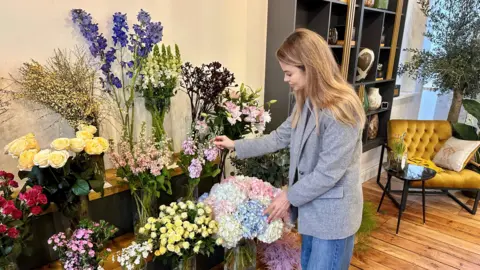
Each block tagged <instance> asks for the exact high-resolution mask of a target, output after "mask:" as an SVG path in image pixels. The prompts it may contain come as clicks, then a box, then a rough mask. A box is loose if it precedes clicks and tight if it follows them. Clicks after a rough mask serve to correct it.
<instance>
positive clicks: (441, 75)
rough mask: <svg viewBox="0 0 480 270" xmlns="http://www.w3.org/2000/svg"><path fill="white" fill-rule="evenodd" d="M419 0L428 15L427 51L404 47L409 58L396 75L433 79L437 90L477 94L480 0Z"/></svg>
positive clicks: (425, 34) (479, 84)
mask: <svg viewBox="0 0 480 270" xmlns="http://www.w3.org/2000/svg"><path fill="white" fill-rule="evenodd" d="M429 2H430V1H429V0H419V1H418V3H419V5H420V9H421V11H422V12H423V14H424V15H425V16H426V17H427V18H428V22H427V25H426V27H427V29H426V32H425V33H424V36H425V37H426V38H427V39H428V40H429V41H430V42H431V43H432V48H431V50H429V51H425V50H419V49H406V51H408V52H410V53H412V59H411V60H410V61H409V62H407V63H405V64H404V65H401V66H400V69H399V74H403V73H407V74H408V75H410V76H411V77H413V78H415V79H417V78H420V79H423V80H425V81H427V80H432V81H433V84H434V86H435V87H436V88H437V89H438V91H439V92H440V93H448V92H450V91H453V90H457V91H461V92H462V93H463V95H464V96H466V97H475V96H476V95H477V94H478V93H480V16H479V14H480V1H478V0H436V1H435V2H434V3H433V4H432V5H431V6H430V4H429Z"/></svg>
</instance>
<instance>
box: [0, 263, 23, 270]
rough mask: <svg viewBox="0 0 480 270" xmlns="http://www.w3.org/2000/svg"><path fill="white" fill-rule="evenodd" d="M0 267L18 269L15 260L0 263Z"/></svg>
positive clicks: (9, 269) (3, 269)
mask: <svg viewBox="0 0 480 270" xmlns="http://www.w3.org/2000/svg"><path fill="white" fill-rule="evenodd" d="M0 269H2V270H19V269H20V268H19V267H18V264H17V262H16V261H15V262H8V263H5V264H0Z"/></svg>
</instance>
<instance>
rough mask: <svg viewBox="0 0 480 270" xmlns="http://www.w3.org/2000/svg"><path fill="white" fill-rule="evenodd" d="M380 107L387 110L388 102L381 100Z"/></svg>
mask: <svg viewBox="0 0 480 270" xmlns="http://www.w3.org/2000/svg"><path fill="white" fill-rule="evenodd" d="M381 108H382V109H385V110H388V108H389V104H388V102H387V101H383V102H382V106H381Z"/></svg>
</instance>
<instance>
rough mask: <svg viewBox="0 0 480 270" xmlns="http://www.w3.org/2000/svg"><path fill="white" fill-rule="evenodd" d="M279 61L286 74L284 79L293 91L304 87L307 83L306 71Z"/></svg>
mask: <svg viewBox="0 0 480 270" xmlns="http://www.w3.org/2000/svg"><path fill="white" fill-rule="evenodd" d="M279 63H280V67H281V68H282V70H283V73H284V74H285V75H284V77H283V81H284V82H286V83H288V84H289V85H290V87H291V88H292V90H293V91H298V90H302V89H304V88H305V85H306V84H307V78H306V76H305V71H303V70H302V69H300V68H298V67H296V66H292V65H288V64H285V63H282V62H279Z"/></svg>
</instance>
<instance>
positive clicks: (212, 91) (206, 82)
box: [181, 62, 235, 123]
mask: <svg viewBox="0 0 480 270" xmlns="http://www.w3.org/2000/svg"><path fill="white" fill-rule="evenodd" d="M182 76H183V82H182V83H181V85H182V87H184V88H185V89H186V91H187V94H188V97H189V98H190V107H191V109H192V123H196V120H201V119H200V118H201V115H202V114H203V113H208V112H211V111H213V110H214V108H215V107H216V106H217V105H219V104H220V103H221V102H222V100H221V98H220V94H221V93H222V92H223V91H224V90H225V88H227V87H229V86H232V85H233V83H234V82H235V76H234V75H233V73H231V72H230V71H229V70H228V69H226V68H224V67H222V64H220V63H219V62H212V63H210V64H202V65H201V66H200V67H194V66H193V65H192V64H191V63H190V62H187V63H185V64H183V66H182Z"/></svg>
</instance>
